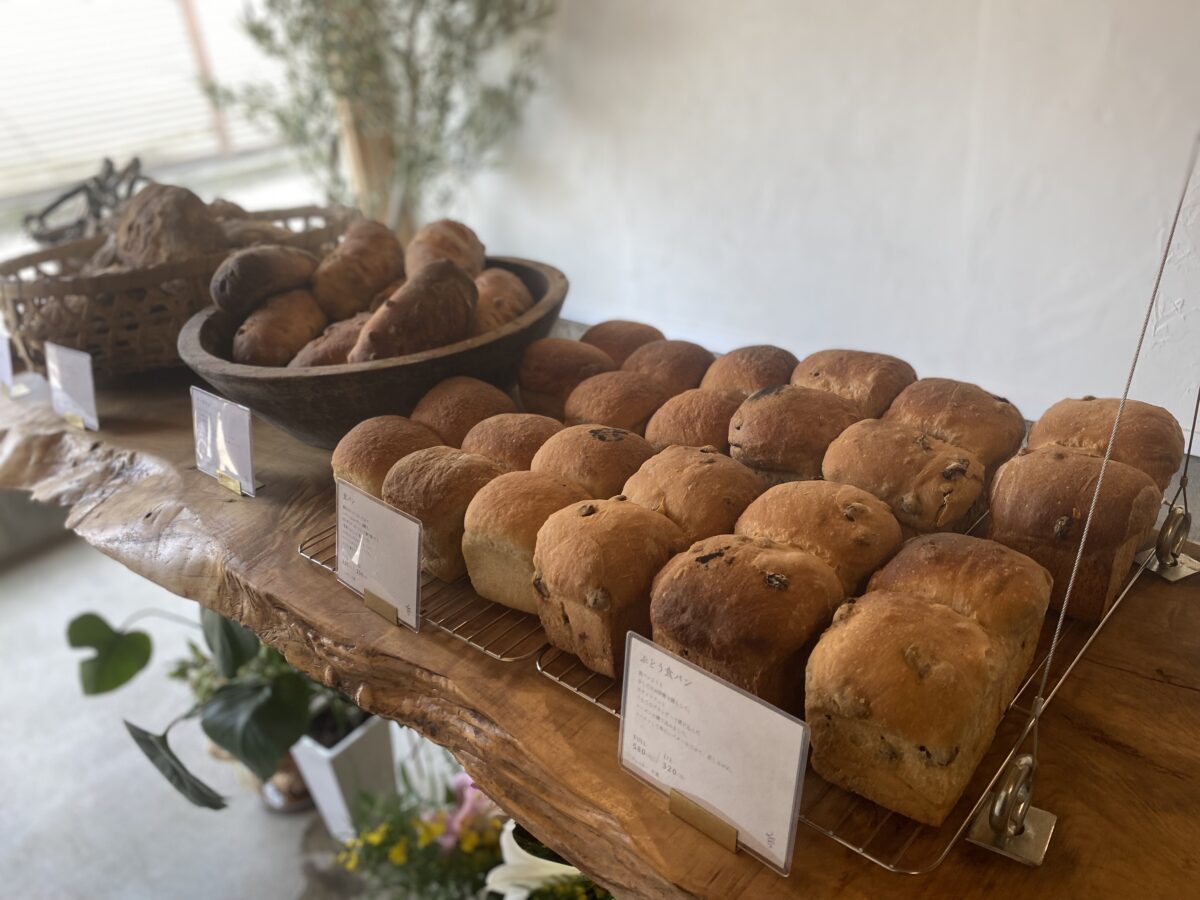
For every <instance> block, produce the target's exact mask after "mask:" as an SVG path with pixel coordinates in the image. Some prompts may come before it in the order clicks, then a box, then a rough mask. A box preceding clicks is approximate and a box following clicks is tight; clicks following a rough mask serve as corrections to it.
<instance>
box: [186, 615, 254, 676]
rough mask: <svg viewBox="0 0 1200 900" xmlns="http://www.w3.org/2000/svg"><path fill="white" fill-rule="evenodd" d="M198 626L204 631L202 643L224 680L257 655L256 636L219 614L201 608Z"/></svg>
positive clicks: (235, 673)
mask: <svg viewBox="0 0 1200 900" xmlns="http://www.w3.org/2000/svg"><path fill="white" fill-rule="evenodd" d="M200 626H201V627H202V628H203V629H204V642H205V643H206V644H208V649H209V650H211V651H212V654H213V659H214V660H216V663H217V671H218V672H220V673H221V674H222V675H223V676H224V677H226V678H233V677H234V676H235V675H237V672H238V669H240V668H241V667H242V666H244V665H245V664H246V663H248V662H249V661H250V660H252V659H254V656H255V654H256V653H258V636H257V635H255V633H254V632H253V631H250V630H249V629H247V628H243V627H242V626H241V625H239V624H238V623H237V622H232V621H230V620H229V619H226V618H225V617H224V616H222V615H221V614H220V613H215V612H213V611H212V610H211V609H207V608H205V607H201V608H200Z"/></svg>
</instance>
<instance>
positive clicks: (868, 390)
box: [791, 350, 917, 419]
mask: <svg viewBox="0 0 1200 900" xmlns="http://www.w3.org/2000/svg"><path fill="white" fill-rule="evenodd" d="M916 380H917V373H916V372H914V371H913V367H912V366H910V365H909V364H908V363H906V362H905V361H904V360H902V359H897V358H896V357H895V356H888V355H887V354H886V353H867V352H865V351H863V350H820V351H818V352H816V353H813V354H810V355H809V356H806V357H805V358H804V359H802V360H800V364H799V365H797V366H796V368H795V370H794V371H793V372H792V379H791V381H792V384H796V385H799V386H800V387H809V388H816V389H817V390H821V391H829V392H831V393H834V394H837V395H838V396H839V397H844V398H845V399H847V400H849V401H850V402H851V403H853V404H854V405H855V406H857V407H858V412H859V415H861V416H862V417H863V418H864V419H877V418H879V417H880V416H882V415H883V413H884V411H885V410H886V409H887V408H888V407H889V406H890V405H891V403H892V401H893V400H895V399H896V395H897V394H899V393H900V392H901V391H902V390H904V389H905V388H906V387H908V386H909V385H910V384H912V383H913V382H914V381H916Z"/></svg>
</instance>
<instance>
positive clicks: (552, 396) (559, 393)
mask: <svg viewBox="0 0 1200 900" xmlns="http://www.w3.org/2000/svg"><path fill="white" fill-rule="evenodd" d="M615 368H616V364H615V363H614V362H613V361H612V359H611V358H610V357H609V355H608V354H607V353H605V352H604V351H603V350H600V349H599V348H597V347H593V346H592V345H591V344H584V343H582V342H580V341H571V340H567V339H566V338H541V339H540V340H536V341H534V342H533V343H531V344H530V345H529V346H528V347H526V348H525V353H524V355H523V356H522V357H521V367H520V369H519V370H518V371H517V384H518V385H519V386H520V389H521V403H522V405H523V406H524V407H525V409H526V411H527V412H532V413H538V414H539V415H543V416H551V417H552V418H555V419H561V418H563V415H564V405H565V403H566V400H567V397H569V396H570V395H571V391H573V390H575V387H576V385H578V384H579V383H580V382H581V381H583V380H585V379H587V378H591V377H592V376H593V375H599V374H600V373H601V372H611V371H613V370H614V369H615Z"/></svg>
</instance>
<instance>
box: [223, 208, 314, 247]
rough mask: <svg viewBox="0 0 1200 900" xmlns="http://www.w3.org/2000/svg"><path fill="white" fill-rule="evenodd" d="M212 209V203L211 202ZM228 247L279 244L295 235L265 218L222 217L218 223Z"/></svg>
mask: <svg viewBox="0 0 1200 900" xmlns="http://www.w3.org/2000/svg"><path fill="white" fill-rule="evenodd" d="M209 209H212V204H211V203H210V204H209ZM217 224H218V225H219V226H220V229H221V237H222V238H223V239H224V241H225V246H227V247H253V246H254V245H255V244H278V243H280V242H281V241H287V240H290V239H291V238H293V237H294V236H295V235H294V234H293V232H291V231H290V230H289V229H287V228H284V227H283V226H282V225H276V224H275V223H274V222H268V221H266V220H265V219H221V220H220V221H219V222H218V223H217Z"/></svg>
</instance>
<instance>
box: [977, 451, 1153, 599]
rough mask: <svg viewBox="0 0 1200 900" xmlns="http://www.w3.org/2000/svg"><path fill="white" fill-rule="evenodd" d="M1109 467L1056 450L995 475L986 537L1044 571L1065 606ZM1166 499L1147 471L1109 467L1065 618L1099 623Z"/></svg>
mask: <svg viewBox="0 0 1200 900" xmlns="http://www.w3.org/2000/svg"><path fill="white" fill-rule="evenodd" d="M1102 462H1103V460H1101V459H1099V458H1097V457H1094V456H1089V455H1087V454H1084V453H1079V452H1077V451H1074V450H1064V449H1061V448H1058V447H1042V448H1041V449H1038V450H1029V451H1023V452H1022V453H1020V454H1019V455H1017V456H1015V457H1013V458H1012V459H1010V460H1009V461H1008V462H1007V463H1005V464H1004V465H1003V466H1001V467H1000V469H999V470H998V471H997V472H996V477H995V479H994V480H993V482H992V488H991V515H990V516H989V517H988V537H990V538H991V539H992V540H994V541H999V542H1000V543H1001V544H1005V545H1006V546H1009V547H1012V548H1013V549H1014V550H1017V551H1019V552H1021V553H1024V554H1025V555H1026V556H1028V557H1030V558H1032V559H1034V560H1036V561H1037V562H1039V563H1041V564H1042V565H1043V566H1045V567H1046V568H1047V569H1048V570H1049V571H1050V574H1051V576H1052V577H1053V578H1054V593H1053V594H1052V595H1051V599H1050V603H1051V606H1053V607H1054V608H1055V609H1058V608H1059V607H1060V605H1061V604H1062V600H1063V597H1064V595H1065V593H1066V590H1067V584H1068V581H1069V580H1070V575H1071V569H1072V567H1073V566H1074V564H1075V556H1076V554H1077V553H1078V551H1079V540H1080V538H1081V536H1082V534H1083V523H1084V520H1085V519H1086V518H1087V512H1088V509H1089V508H1090V507H1091V504H1092V495H1093V493H1094V492H1095V489H1096V480H1097V478H1098V477H1099V474H1100V466H1101V463H1102ZM1161 502H1162V492H1161V491H1160V490H1159V489H1158V486H1157V485H1156V484H1155V483H1154V480H1153V479H1152V478H1151V477H1150V476H1149V475H1147V474H1146V473H1145V472H1143V471H1142V470H1141V469H1135V468H1134V467H1133V466H1129V465H1126V464H1125V463H1122V462H1117V461H1115V460H1114V461H1111V462H1110V463H1109V464H1108V469H1107V471H1106V472H1105V473H1104V486H1103V489H1102V490H1101V492H1100V498H1099V502H1098V503H1097V506H1096V515H1095V518H1094V519H1093V520H1092V526H1091V530H1090V531H1089V533H1088V541H1087V546H1086V547H1085V548H1084V554H1083V560H1082V562H1081V564H1080V567H1079V572H1078V575H1077V576H1076V579H1075V587H1074V589H1073V591H1072V595H1071V603H1070V606H1069V607H1068V610H1067V614H1068V615H1070V616H1071V617H1072V618H1075V619H1082V620H1083V621H1086V622H1097V621H1099V620H1100V618H1101V617H1102V616H1103V615H1104V613H1106V612H1107V611H1108V609H1109V607H1110V606H1111V605H1112V601H1113V600H1114V599H1115V597H1116V595H1117V592H1118V591H1119V590H1120V588H1121V587H1122V585H1123V584H1124V583H1125V581H1126V580H1127V579H1128V577H1129V569H1130V566H1131V565H1132V564H1133V557H1134V554H1135V553H1136V552H1137V550H1138V548H1139V547H1140V545H1141V544H1142V543H1143V541H1144V539H1145V537H1146V535H1147V533H1148V531H1149V529H1150V528H1151V527H1153V525H1154V522H1155V519H1156V518H1157V517H1158V506H1159V504H1160V503H1161Z"/></svg>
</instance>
